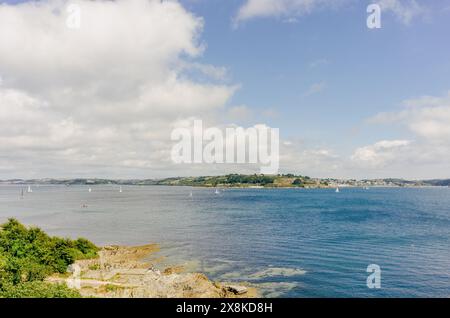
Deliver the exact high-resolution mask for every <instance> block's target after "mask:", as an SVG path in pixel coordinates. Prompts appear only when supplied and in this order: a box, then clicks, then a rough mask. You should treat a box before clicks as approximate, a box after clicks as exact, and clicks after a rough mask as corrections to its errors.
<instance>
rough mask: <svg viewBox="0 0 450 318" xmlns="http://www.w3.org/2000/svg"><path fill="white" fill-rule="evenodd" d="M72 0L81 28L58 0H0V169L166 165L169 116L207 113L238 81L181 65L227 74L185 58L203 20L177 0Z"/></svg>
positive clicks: (44, 171) (86, 170)
mask: <svg viewBox="0 0 450 318" xmlns="http://www.w3.org/2000/svg"><path fill="white" fill-rule="evenodd" d="M74 2H75V3H78V4H79V5H80V7H81V28H80V29H69V28H67V27H66V24H65V22H66V18H67V16H66V10H65V6H66V4H67V3H68V2H66V1H59V0H54V1H40V2H31V3H23V4H18V5H6V4H3V5H2V6H0V70H1V72H2V73H1V76H2V79H3V81H2V86H0V151H1V153H2V157H1V158H0V166H1V167H3V168H2V176H3V177H6V176H10V177H20V176H22V177H32V176H109V177H120V176H138V177H147V176H155V174H157V175H159V174H161V175H164V174H165V175H167V171H168V170H170V169H171V168H170V162H169V161H168V160H169V159H170V146H171V144H170V143H169V140H170V131H171V129H172V127H173V124H174V123H175V122H177V121H178V120H180V119H183V118H189V117H192V116H202V117H205V118H209V117H213V116H214V114H215V113H216V112H217V111H218V110H220V109H222V108H223V107H224V106H225V104H226V103H227V101H228V100H229V98H230V97H231V96H232V95H233V93H234V91H235V90H236V89H237V86H232V85H225V84H214V83H212V82H210V81H207V80H205V81H201V82H197V81H194V80H192V79H191V78H190V77H189V76H188V75H187V74H185V71H186V65H191V67H193V68H196V69H198V70H199V71H201V72H202V73H204V74H206V75H207V77H213V78H214V79H215V80H221V79H223V78H224V77H225V76H226V70H225V69H224V68H221V67H220V66H219V67H216V66H212V65H202V64H201V63H199V62H195V61H194V62H193V59H195V58H197V57H199V56H201V54H202V52H203V50H204V45H203V44H202V43H201V42H200V41H199V38H200V34H201V32H202V28H203V20H202V19H201V18H198V17H196V16H194V15H193V14H191V13H190V12H188V11H186V10H185V9H184V8H183V7H182V6H181V5H180V4H179V3H177V2H176V1H164V2H161V1H159V0H149V1H148V0H136V1H125V0H119V1H70V3H74ZM13 162H14V164H12V163H13ZM4 167H11V170H9V171H6V170H5V168H4ZM141 168H146V169H148V170H142V169H141ZM143 173H144V174H146V175H143Z"/></svg>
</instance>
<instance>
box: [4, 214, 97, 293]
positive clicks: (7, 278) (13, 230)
mask: <svg viewBox="0 0 450 318" xmlns="http://www.w3.org/2000/svg"><path fill="white" fill-rule="evenodd" d="M97 251H98V248H97V247H96V246H95V245H94V244H93V243H91V242H89V241H88V240H86V239H82V238H80V239H78V240H75V241H73V240H70V239H63V238H59V237H50V236H48V235H47V234H46V233H45V232H43V231H42V230H40V229H39V228H29V229H27V228H26V227H25V226H23V225H22V224H20V223H19V222H18V221H17V220H15V219H9V220H8V222H7V223H5V224H3V225H1V226H0V297H14V296H12V295H24V296H23V297H60V296H61V297H63V296H64V295H75V294H71V292H73V291H71V290H70V289H68V288H66V289H65V288H63V287H61V286H59V287H58V286H56V287H55V285H52V284H47V283H44V282H43V280H44V279H45V277H47V276H49V275H51V274H53V273H65V272H66V271H67V266H69V265H70V264H72V263H73V262H74V261H75V260H77V259H85V258H93V257H96V256H97ZM69 291H70V292H69ZM75 293H76V294H78V293H77V292H75ZM52 295H53V296H52ZM78 295H79V294H78ZM17 297H21V296H17Z"/></svg>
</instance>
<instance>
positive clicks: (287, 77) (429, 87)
mask: <svg viewBox="0 0 450 318" xmlns="http://www.w3.org/2000/svg"><path fill="white" fill-rule="evenodd" d="M372 2H376V1H375V0H373V1H369V0H367V1H365V0H360V1H358V0H333V1H332V0H180V1H159V0H155V1H153V0H123V1H120V0H117V1H78V0H74V1H70V2H68V1H63V0H51V1H16V0H14V1H11V0H9V1H5V0H0V179H7V178H16V177H17V178H38V177H109V178H152V177H164V176H178V175H205V174H221V173H229V172H245V173H247V172H255V171H257V170H259V169H256V170H255V167H250V166H227V165H204V164H203V165H201V164H200V165H175V164H173V163H172V162H171V159H170V151H171V147H172V143H171V141H170V134H171V131H172V130H173V129H174V128H177V127H180V126H188V125H189V124H190V123H191V122H192V121H193V120H194V119H202V120H203V121H204V122H205V123H206V124H207V125H209V126H218V127H227V126H230V125H238V126H242V127H252V126H254V125H258V124H265V125H268V126H270V127H276V128H279V129H280V134H281V139H282V143H281V148H280V154H281V172H293V173H301V174H306V175H310V176H314V177H328V176H330V177H346V178H376V177H404V178H411V179H415V178H444V177H447V178H448V177H450V160H449V159H448V158H449V157H450V41H448V35H449V32H450V2H448V1H441V0H431V1H430V0H428V1H425V0H424V1H421V0H415V1H414V0H379V1H378V3H379V4H380V6H381V7H382V9H383V10H382V28H381V29H375V30H374V29H372V30H371V29H368V28H367V26H366V19H367V15H368V14H367V12H366V8H367V6H368V4H370V3H372ZM72 3H75V4H79V7H80V8H81V12H80V13H81V15H80V16H81V20H80V22H81V24H80V28H79V29H72V28H69V27H67V24H66V22H67V18H68V14H69V13H68V11H67V8H68V5H69V4H72Z"/></svg>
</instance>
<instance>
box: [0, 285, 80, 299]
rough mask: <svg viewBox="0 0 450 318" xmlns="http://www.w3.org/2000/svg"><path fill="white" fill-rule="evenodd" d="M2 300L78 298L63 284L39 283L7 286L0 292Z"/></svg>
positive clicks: (78, 294)
mask: <svg viewBox="0 0 450 318" xmlns="http://www.w3.org/2000/svg"><path fill="white" fill-rule="evenodd" d="M0 297H4V298H80V297H81V295H80V293H79V292H78V291H76V290H74V289H70V288H68V287H67V286H66V285H63V284H50V283H45V282H41V281H33V282H26V283H20V284H17V285H11V284H7V285H5V286H4V287H3V289H2V290H1V291H0Z"/></svg>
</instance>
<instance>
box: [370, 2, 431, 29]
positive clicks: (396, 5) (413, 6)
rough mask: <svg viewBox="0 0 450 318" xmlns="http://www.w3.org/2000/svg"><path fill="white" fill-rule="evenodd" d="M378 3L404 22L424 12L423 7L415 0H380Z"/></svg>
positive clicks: (406, 22)
mask: <svg viewBox="0 0 450 318" xmlns="http://www.w3.org/2000/svg"><path fill="white" fill-rule="evenodd" d="M378 4H379V5H380V7H381V9H382V10H383V11H388V12H391V13H393V14H394V15H395V16H396V17H397V18H398V19H399V20H400V21H401V22H402V23H404V24H409V23H411V21H412V20H413V19H414V18H416V17H419V16H421V15H423V14H424V13H425V8H424V7H423V6H421V5H419V4H418V3H417V1H415V0H403V1H401V0H380V1H378Z"/></svg>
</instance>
